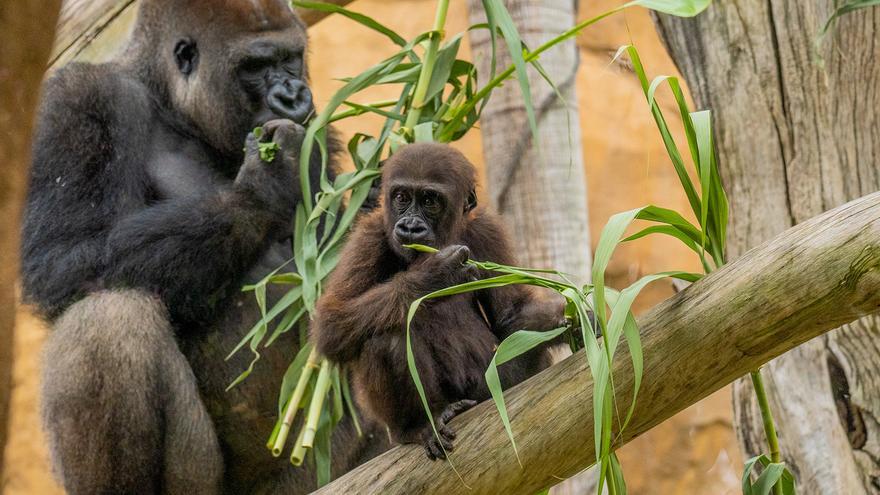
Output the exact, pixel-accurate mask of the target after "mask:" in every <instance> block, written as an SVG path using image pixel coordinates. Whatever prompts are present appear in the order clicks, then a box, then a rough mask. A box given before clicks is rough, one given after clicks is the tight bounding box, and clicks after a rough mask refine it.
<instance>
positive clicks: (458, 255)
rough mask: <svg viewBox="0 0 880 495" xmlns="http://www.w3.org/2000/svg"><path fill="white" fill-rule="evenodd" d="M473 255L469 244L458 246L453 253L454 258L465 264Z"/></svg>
mask: <svg viewBox="0 0 880 495" xmlns="http://www.w3.org/2000/svg"><path fill="white" fill-rule="evenodd" d="M470 257H471V250H470V249H468V247H467V246H457V247H456V249H455V251H454V252H453V253H452V260H453V261H455V262H457V263H460V264H462V265H463V264H464V263H465V262H466V261H467V260H468V258H470Z"/></svg>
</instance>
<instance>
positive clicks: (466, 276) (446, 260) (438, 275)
mask: <svg viewBox="0 0 880 495" xmlns="http://www.w3.org/2000/svg"><path fill="white" fill-rule="evenodd" d="M470 255H471V250H470V249H468V248H467V246H462V245H459V244H455V245H452V246H446V247H445V248H443V249H441V250H440V251H437V252H436V253H434V254H431V255H428V256H427V257H426V258H425V259H424V261H422V262H421V263H419V264H417V265H415V268H416V271H417V273H418V274H419V275H420V278H421V281H422V283H423V284H424V285H425V287H424V289H425V290H426V291H428V292H433V291H436V290H440V289H443V288H446V287H451V286H453V285H458V284H463V283H465V282H470V281H473V280H476V278H477V274H478V271H477V268H476V267H475V266H473V265H469V264H468V263H467V260H468V258H469V257H470Z"/></svg>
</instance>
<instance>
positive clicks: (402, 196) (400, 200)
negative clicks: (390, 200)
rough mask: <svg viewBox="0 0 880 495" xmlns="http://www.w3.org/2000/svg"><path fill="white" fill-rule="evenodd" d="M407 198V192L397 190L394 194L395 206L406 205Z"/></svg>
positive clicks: (407, 202)
mask: <svg viewBox="0 0 880 495" xmlns="http://www.w3.org/2000/svg"><path fill="white" fill-rule="evenodd" d="M409 199H410V198H409V194H407V193H405V192H403V191H398V192H397V193H396V194H395V195H394V205H395V206H396V207H397V208H401V207H406V205H408V204H409Z"/></svg>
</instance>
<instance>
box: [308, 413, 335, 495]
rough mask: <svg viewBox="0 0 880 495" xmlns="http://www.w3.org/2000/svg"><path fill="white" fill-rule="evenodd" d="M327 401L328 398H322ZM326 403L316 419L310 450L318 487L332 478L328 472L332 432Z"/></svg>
mask: <svg viewBox="0 0 880 495" xmlns="http://www.w3.org/2000/svg"><path fill="white" fill-rule="evenodd" d="M324 400H326V401H328V402H329V399H326V398H325V399H324ZM327 406H328V405H327V404H325V405H324V407H323V408H322V409H321V419H320V420H319V421H318V430H317V431H316V432H315V443H314V446H313V448H312V452H314V454H315V468H316V471H317V473H316V474H317V477H318V487H322V486H324V485H326V484H327V483H330V480H331V479H333V478H332V476H331V473H330V466H331V462H330V453H331V452H330V444H331V441H330V440H331V434H332V430H333V428H332V426H331V423H332V420H331V418H330V411H329V409H330V408H329V407H327Z"/></svg>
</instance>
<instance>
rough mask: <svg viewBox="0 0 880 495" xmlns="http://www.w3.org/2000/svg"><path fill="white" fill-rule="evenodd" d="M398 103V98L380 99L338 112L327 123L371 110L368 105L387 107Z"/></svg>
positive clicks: (345, 102)
mask: <svg viewBox="0 0 880 495" xmlns="http://www.w3.org/2000/svg"><path fill="white" fill-rule="evenodd" d="M343 103H344V104H349V102H347V101H344V102H343ZM397 103H398V100H383V101H378V102H376V103H369V104H367V105H360V106H359V107H356V108H351V109H349V110H346V111H344V112H339V113H337V114H336V115H334V116H332V117H330V120H329V121H328V122H327V123H329V124H332V123H333V122H336V121H337V120H342V119H347V118H349V117H357V116H358V115H363V114H365V113H367V112H369V111H370V110H369V109H368V107H373V108H387V107H393V106H394V105H397Z"/></svg>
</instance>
